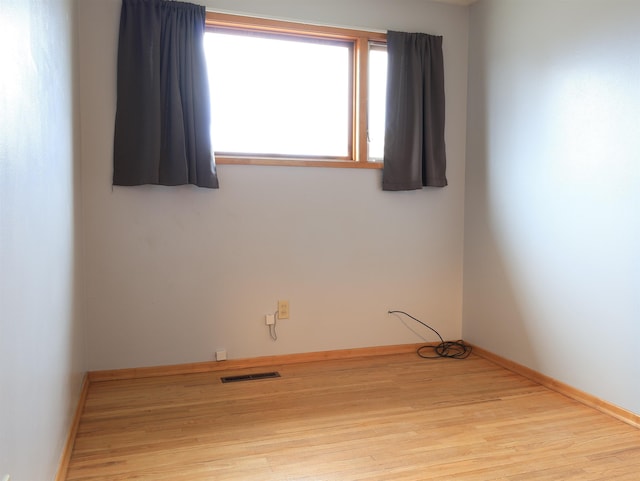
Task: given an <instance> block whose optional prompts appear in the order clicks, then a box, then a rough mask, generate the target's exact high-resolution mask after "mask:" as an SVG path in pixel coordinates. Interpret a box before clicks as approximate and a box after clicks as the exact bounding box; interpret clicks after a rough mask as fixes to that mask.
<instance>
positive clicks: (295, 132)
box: [205, 32, 351, 157]
mask: <svg viewBox="0 0 640 481" xmlns="http://www.w3.org/2000/svg"><path fill="white" fill-rule="evenodd" d="M205 52H206V55H207V64H208V68H209V83H210V92H211V137H212V142H213V149H214V151H216V152H225V153H241V154H272V155H290V156H291V155H292V156H321V157H349V156H350V147H349V139H350V130H351V126H350V84H351V83H350V48H349V46H348V45H345V44H342V45H338V44H335V43H332V44H329V43H323V42H313V41H304V40H289V39H284V37H282V36H278V37H275V36H274V37H271V38H268V37H266V36H264V35H242V34H228V33H219V32H207V33H206V35H205Z"/></svg>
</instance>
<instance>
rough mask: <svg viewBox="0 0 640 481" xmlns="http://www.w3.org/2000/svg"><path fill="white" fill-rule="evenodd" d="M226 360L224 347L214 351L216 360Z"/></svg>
mask: <svg viewBox="0 0 640 481" xmlns="http://www.w3.org/2000/svg"><path fill="white" fill-rule="evenodd" d="M226 360H227V351H225V350H224V349H218V350H217V351H216V361H226Z"/></svg>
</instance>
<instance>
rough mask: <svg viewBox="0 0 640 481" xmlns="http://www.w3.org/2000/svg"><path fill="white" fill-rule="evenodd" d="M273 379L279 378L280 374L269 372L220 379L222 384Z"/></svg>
mask: <svg viewBox="0 0 640 481" xmlns="http://www.w3.org/2000/svg"><path fill="white" fill-rule="evenodd" d="M274 377H280V373H279V372H276V371H271V372H259V373H256V374H242V375H240V376H225V377H221V378H220V380H221V381H222V382H239V381H255V380H257V379H271V378H274Z"/></svg>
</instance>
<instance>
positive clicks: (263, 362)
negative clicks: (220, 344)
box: [88, 343, 431, 382]
mask: <svg viewBox="0 0 640 481" xmlns="http://www.w3.org/2000/svg"><path fill="white" fill-rule="evenodd" d="M426 344H429V345H430V344H431V343H420V344H397V345H392V346H376V347H361V348H354V349H341V350H336V351H319V352H306V353H298V354H284V355H277V356H264V357H253V358H244V359H230V360H227V361H220V362H216V361H207V362H196V363H189V364H175V365H169V366H152V367H138V368H129V369H113V370H104V371H90V372H89V373H88V377H89V381H90V382H99V381H115V380H123V379H137V378H144V377H157V376H171V375H176V374H191V373H201V372H217V371H229V370H238V369H249V368H253V367H265V366H275V365H286V364H298V363H304V362H314V361H329V360H339V359H353V358H358V357H368V356H385V355H391V354H406V353H409V352H415V350H416V349H418V348H419V347H420V346H424V345H426Z"/></svg>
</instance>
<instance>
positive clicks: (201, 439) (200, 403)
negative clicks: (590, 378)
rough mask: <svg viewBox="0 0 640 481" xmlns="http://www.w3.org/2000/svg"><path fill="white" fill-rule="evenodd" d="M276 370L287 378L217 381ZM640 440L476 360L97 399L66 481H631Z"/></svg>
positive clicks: (318, 370) (110, 386)
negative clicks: (260, 375) (248, 377)
mask: <svg viewBox="0 0 640 481" xmlns="http://www.w3.org/2000/svg"><path fill="white" fill-rule="evenodd" d="M271 370H276V371H279V372H280V374H281V375H282V377H280V378H275V379H263V380H254V381H247V382H238V383H228V384H223V383H221V382H220V377H221V376H227V375H236V374H246V373H256V372H261V371H271ZM639 472H640V430H638V429H635V428H634V427H632V426H629V425H627V424H624V423H622V422H620V421H618V420H616V419H614V418H612V417H610V416H607V415H605V414H602V413H600V412H598V411H596V410H595V409H592V408H589V407H586V406H584V405H582V404H579V403H578V402H576V401H573V400H571V399H569V398H567V397H565V396H562V395H560V394H557V393H555V392H552V391H550V390H548V389H546V388H544V387H542V386H540V385H539V384H536V383H534V382H532V381H530V380H528V379H526V378H524V377H521V376H519V375H517V374H514V373H513V372H511V371H508V370H506V369H503V368H500V367H498V366H496V365H495V364H493V363H491V362H489V361H487V360H485V359H482V358H480V357H477V356H471V357H470V358H468V359H466V360H451V359H438V360H424V359H421V358H419V357H417V356H416V355H414V354H395V355H388V356H374V357H365V358H356V359H346V360H326V361H319V362H306V363H301V364H287V365H281V366H277V365H276V366H269V367H268V369H265V368H264V367H262V368H256V369H243V370H242V371H241V372H239V371H230V372H205V373H195V374H179V375H172V376H164V377H154V378H148V379H126V380H116V381H102V382H94V383H92V384H91V385H90V387H89V392H88V394H87V399H86V404H85V409H84V411H83V414H82V417H81V420H80V424H79V427H78V432H77V436H76V440H75V446H74V450H73V452H72V455H71V460H70V463H69V470H68V475H67V480H68V481H98V480H128V479H136V480H149V481H150V480H154V481H165V480H167V481H169V480H171V481H176V480H190V481H199V480H228V481H252V480H256V481H258V480H259V481H270V480H273V481H289V480H290V481H294V480H295V481H302V480H309V481H311V480H313V481H320V480H322V481H333V480H341V481H345V480H346V481H358V480H381V481H382V480H385V481H389V480H394V481H396V480H397V481H402V480H407V481H409V480H411V481H416V480H442V479H456V480H465V481H475V480H478V481H480V480H481V481H489V480H496V481H498V480H503V481H504V480H506V481H517V480H528V481H529V480H539V481H543V480H554V481H557V480H559V479H562V480H572V479H573V480H609V479H614V478H615V479H616V480H631V479H638V474H637V473H639Z"/></svg>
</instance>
